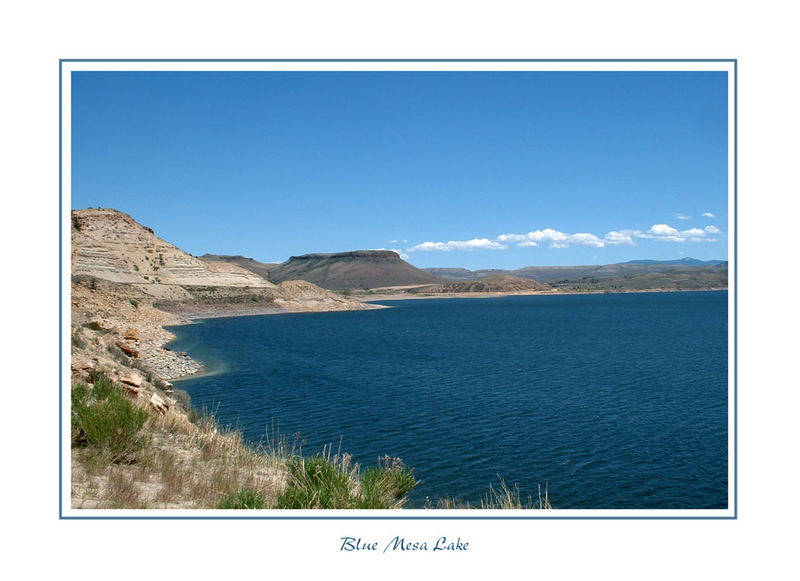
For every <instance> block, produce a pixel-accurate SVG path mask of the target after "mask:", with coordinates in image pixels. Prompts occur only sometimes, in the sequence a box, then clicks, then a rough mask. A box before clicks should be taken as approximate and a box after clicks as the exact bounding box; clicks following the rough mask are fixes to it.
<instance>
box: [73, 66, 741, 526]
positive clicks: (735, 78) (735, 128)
mask: <svg viewBox="0 0 800 581" xmlns="http://www.w3.org/2000/svg"><path fill="white" fill-rule="evenodd" d="M58 62H59V72H58V97H59V103H58V136H59V141H58V208H59V222H58V232H59V239H58V247H59V255H58V274H59V277H58V278H59V287H58V296H59V304H58V320H59V333H58V337H59V339H58V343H59V352H58V361H59V368H58V376H59V397H58V409H59V417H58V425H59V433H58V438H59V448H58V465H59V474H58V482H59V490H58V508H59V511H58V512H59V519H61V520H737V519H738V514H739V513H738V510H739V486H738V473H739V463H738V436H739V430H738V427H739V421H738V302H739V297H738V279H739V269H738V261H739V253H738V221H739V215H738V183H739V182H738V175H739V168H738V139H739V133H738V126H739V99H738V84H739V77H738V59H59V61H58ZM66 62H732V63H733V83H734V99H733V107H734V115H733V135H734V140H733V143H734V145H733V147H734V161H733V183H734V193H733V207H734V215H733V220H734V227H733V230H734V232H733V247H734V265H735V267H736V268H735V269H734V277H733V287H734V313H733V329H734V331H733V369H734V379H733V390H734V391H733V392H734V405H733V407H734V410H733V413H734V416H733V417H734V430H733V438H734V439H733V441H734V444H733V450H734V491H733V493H734V506H733V515H726V516H697V517H695V516H641V517H639V516H539V517H526V516H519V517H518V516H490V517H470V516H463V517H462V516H430V517H428V516H375V517H370V516H352V517H348V516H330V517H328V516H263V517H262V516H247V517H245V516H241V517H237V516H64V512H63V490H62V488H63V451H62V448H63V425H62V423H63V422H62V415H63V414H62V406H63V393H62V392H63V389H62V387H63V381H64V377H63V345H62V343H63V337H62V329H61V326H62V322H63V296H62V294H63V289H62V286H63V285H62V281H63V258H62V254H63V252H62V237H63V224H62V216H61V214H62V212H63V185H62V184H63V181H62V180H63V147H62V131H63V95H62V76H63V63H66Z"/></svg>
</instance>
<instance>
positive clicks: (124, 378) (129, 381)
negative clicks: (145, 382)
mask: <svg viewBox="0 0 800 581" xmlns="http://www.w3.org/2000/svg"><path fill="white" fill-rule="evenodd" d="M119 381H120V383H124V384H126V385H131V386H133V387H141V386H142V378H141V377H140V376H139V375H138V374H136V373H133V372H131V373H129V374H128V375H120V376H119Z"/></svg>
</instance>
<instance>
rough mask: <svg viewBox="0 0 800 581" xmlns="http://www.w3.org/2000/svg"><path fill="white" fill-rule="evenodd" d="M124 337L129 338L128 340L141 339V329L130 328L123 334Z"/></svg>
mask: <svg viewBox="0 0 800 581" xmlns="http://www.w3.org/2000/svg"><path fill="white" fill-rule="evenodd" d="M122 338H123V339H127V340H128V341H138V340H139V331H137V330H136V329H132V328H131V329H128V330H127V331H125V334H124V335H123V336H122Z"/></svg>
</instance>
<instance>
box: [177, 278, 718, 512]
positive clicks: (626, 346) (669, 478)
mask: <svg viewBox="0 0 800 581" xmlns="http://www.w3.org/2000/svg"><path fill="white" fill-rule="evenodd" d="M727 301H728V293H727V292H726V291H709V292H680V293H640V294H604V295H567V296H511V297H502V298H485V299H438V300H437V299H431V300H406V301H383V302H381V304H386V305H391V306H392V308H390V309H381V310H373V311H353V312H338V313H308V314H282V315H268V316H256V317H235V318H222V319H209V320H206V321H203V322H200V323H197V324H194V325H188V326H182V327H174V328H172V331H173V332H175V333H176V334H177V336H178V337H177V339H176V340H175V341H174V342H173V344H172V348H173V349H176V350H183V351H187V352H188V353H189V354H190V355H191V356H192V357H194V358H195V359H198V360H200V361H202V362H204V363H205V364H206V365H207V366H208V367H209V370H210V371H212V372H213V373H209V374H208V375H205V376H200V377H196V378H190V379H186V380H183V381H180V382H179V383H178V384H177V385H176V387H177V388H180V389H185V390H186V391H188V392H189V394H190V395H191V397H192V404H193V406H195V407H196V408H200V409H202V408H205V409H206V410H211V411H213V412H214V414H215V415H216V416H217V418H218V420H219V421H220V422H221V423H223V424H227V425H232V426H233V427H236V428H238V429H241V430H242V431H243V432H244V434H245V437H246V438H247V439H249V440H250V441H252V442H255V443H258V442H260V441H262V440H263V439H264V436H265V434H266V433H267V431H268V430H269V429H270V426H276V427H279V430H280V432H282V433H283V434H287V435H289V436H290V438H291V436H292V435H293V434H296V433H300V434H302V438H303V440H304V441H305V444H304V446H303V452H304V454H306V455H311V454H314V453H317V452H320V451H321V450H322V448H323V446H324V445H326V444H331V445H333V448H334V451H335V450H336V449H337V448H339V445H340V442H341V449H342V450H343V451H346V452H348V453H350V454H352V455H353V457H354V459H355V460H356V461H358V462H360V463H361V464H362V465H373V464H375V463H376V461H377V459H378V457H382V456H384V455H386V454H388V455H391V456H397V457H400V458H402V459H403V460H404V462H405V463H406V464H407V465H408V466H412V467H413V468H414V473H415V475H416V476H417V478H418V479H420V480H421V481H422V483H421V484H420V485H419V487H418V488H417V489H416V490H415V491H414V492H413V493H412V494H411V498H410V503H409V505H408V506H409V507H420V506H422V505H423V504H424V502H425V499H426V497H429V498H431V499H437V498H441V497H444V496H449V497H451V498H459V499H463V500H469V501H471V502H479V501H480V499H481V498H483V497H484V496H485V495H486V494H487V493H488V491H489V485H490V484H493V485H495V486H496V485H497V484H498V482H499V478H503V479H504V480H505V481H506V482H507V483H509V484H514V483H517V484H519V486H520V489H521V491H522V495H523V497H525V496H527V495H532V496H533V497H534V498H535V497H536V495H537V486H538V485H540V484H541V485H542V488H543V489H544V486H545V484H546V485H547V487H548V489H549V494H550V501H551V503H552V504H553V506H554V507H555V508H578V509H581V508H582V509H588V508H622V509H636V508H647V509H659V508H683V509H688V508H727V506H728V491H727V487H728V478H727V475H728V463H727V460H728V409H727V402H728V308H727Z"/></svg>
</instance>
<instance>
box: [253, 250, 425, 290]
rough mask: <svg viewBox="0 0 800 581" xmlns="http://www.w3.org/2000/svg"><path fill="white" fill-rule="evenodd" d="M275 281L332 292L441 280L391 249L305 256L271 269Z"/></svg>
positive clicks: (272, 278)
mask: <svg viewBox="0 0 800 581" xmlns="http://www.w3.org/2000/svg"><path fill="white" fill-rule="evenodd" d="M269 279H270V280H271V281H273V282H281V281H284V280H292V279H296V280H305V281H308V282H311V283H314V284H315V285H317V286H320V287H322V288H327V289H332V290H346V289H371V288H380V287H389V286H404V285H414V284H435V283H439V282H441V279H439V278H437V277H435V276H433V275H432V274H430V273H428V272H425V271H424V270H420V269H418V268H416V267H414V266H412V265H410V264H409V263H407V262H405V261H404V260H402V259H401V258H400V256H399V255H398V254H397V253H396V252H393V251H391V250H355V251H352V252H338V253H333V254H304V255H302V256H292V257H291V258H290V259H289V260H288V261H286V262H284V263H282V264H279V265H278V266H276V267H274V268H271V269H269Z"/></svg>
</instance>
